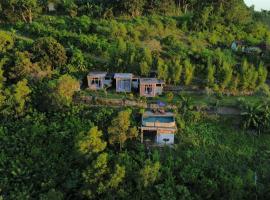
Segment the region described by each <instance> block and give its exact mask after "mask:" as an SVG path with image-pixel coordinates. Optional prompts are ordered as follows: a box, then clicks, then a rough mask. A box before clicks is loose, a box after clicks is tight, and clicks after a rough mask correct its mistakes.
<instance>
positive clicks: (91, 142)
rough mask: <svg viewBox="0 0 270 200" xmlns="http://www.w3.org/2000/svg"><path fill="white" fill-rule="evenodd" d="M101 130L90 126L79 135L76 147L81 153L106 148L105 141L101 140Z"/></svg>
mask: <svg viewBox="0 0 270 200" xmlns="http://www.w3.org/2000/svg"><path fill="white" fill-rule="evenodd" d="M101 137H102V132H101V131H99V130H98V128H97V127H92V128H91V129H90V130H89V131H88V132H87V133H86V134H84V133H83V135H80V138H79V141H78V149H79V151H80V152H81V153H83V154H88V153H99V152H101V151H103V150H104V149H105V148H106V145H107V143H106V142H104V141H102V139H101Z"/></svg>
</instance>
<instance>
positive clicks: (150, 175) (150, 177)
mask: <svg viewBox="0 0 270 200" xmlns="http://www.w3.org/2000/svg"><path fill="white" fill-rule="evenodd" d="M159 170H160V163H159V162H155V163H151V161H149V160H147V161H146V163H145V166H144V167H143V168H142V169H141V170H140V172H139V173H140V179H141V182H142V186H143V187H148V186H149V185H151V184H153V183H154V182H155V181H156V180H157V179H158V176H159Z"/></svg>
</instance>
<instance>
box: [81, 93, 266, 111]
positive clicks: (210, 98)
mask: <svg viewBox="0 0 270 200" xmlns="http://www.w3.org/2000/svg"><path fill="white" fill-rule="evenodd" d="M82 94H84V95H90V96H95V97H102V98H107V99H134V100H136V99H139V98H140V97H139V96H138V94H135V93H117V92H115V90H112V89H111V90H108V91H107V92H105V91H104V90H100V91H90V90H84V91H82ZM181 96H182V97H185V98H188V99H189V100H190V104H191V105H194V106H200V107H207V106H225V107H226V106H227V107H237V106H238V105H239V104H240V102H243V101H244V102H246V103H248V104H253V105H254V104H258V103H262V102H264V101H269V100H270V99H269V98H266V97H263V96H259V95H253V96H217V95H206V94H195V93H188V92H181V93H179V95H174V97H173V99H172V101H168V98H167V95H166V94H163V95H162V96H159V97H155V98H147V102H148V103H155V102H157V101H162V102H165V103H168V104H175V105H177V104H178V102H179V101H181Z"/></svg>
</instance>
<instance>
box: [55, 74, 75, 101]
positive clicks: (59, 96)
mask: <svg viewBox="0 0 270 200" xmlns="http://www.w3.org/2000/svg"><path fill="white" fill-rule="evenodd" d="M79 89H80V84H79V82H78V81H77V80H76V79H74V78H73V77H71V76H70V75H63V76H61V77H60V78H59V79H58V80H57V81H56V84H55V85H53V90H54V97H55V98H56V100H57V101H58V103H60V104H64V105H69V104H71V102H72V97H73V95H74V94H75V92H76V91H78V90H79Z"/></svg>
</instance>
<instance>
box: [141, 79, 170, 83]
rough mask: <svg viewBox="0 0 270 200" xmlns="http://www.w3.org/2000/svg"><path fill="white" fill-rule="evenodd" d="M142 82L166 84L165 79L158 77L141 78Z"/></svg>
mask: <svg viewBox="0 0 270 200" xmlns="http://www.w3.org/2000/svg"><path fill="white" fill-rule="evenodd" d="M140 83H141V84H164V83H165V82H164V81H163V80H159V79H157V78H140Z"/></svg>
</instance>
